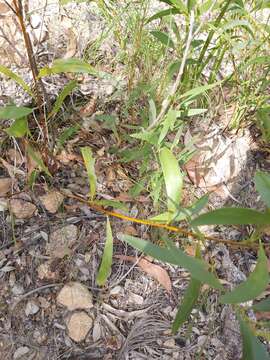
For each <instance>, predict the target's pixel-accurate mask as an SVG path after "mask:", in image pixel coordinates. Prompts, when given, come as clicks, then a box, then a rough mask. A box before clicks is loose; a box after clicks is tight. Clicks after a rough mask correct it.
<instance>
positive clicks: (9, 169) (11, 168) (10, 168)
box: [0, 159, 24, 179]
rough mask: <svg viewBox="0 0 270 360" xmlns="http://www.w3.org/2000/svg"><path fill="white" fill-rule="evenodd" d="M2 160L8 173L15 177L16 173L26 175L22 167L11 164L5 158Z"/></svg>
mask: <svg viewBox="0 0 270 360" xmlns="http://www.w3.org/2000/svg"><path fill="white" fill-rule="evenodd" d="M0 161H1V162H2V164H3V166H4V167H5V169H6V170H7V172H8V175H9V176H10V177H11V178H12V179H13V178H14V177H15V176H16V175H22V176H24V172H23V171H22V170H20V169H18V168H17V167H16V166H13V165H11V164H9V163H8V162H7V161H6V160H4V159H0Z"/></svg>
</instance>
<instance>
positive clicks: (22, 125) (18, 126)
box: [5, 117, 28, 138]
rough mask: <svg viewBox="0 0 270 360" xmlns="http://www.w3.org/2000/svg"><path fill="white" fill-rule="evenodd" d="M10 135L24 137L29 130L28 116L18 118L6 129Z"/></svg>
mask: <svg viewBox="0 0 270 360" xmlns="http://www.w3.org/2000/svg"><path fill="white" fill-rule="evenodd" d="M5 131H6V132H7V133H8V135H9V136H14V137H18V138H20V137H23V136H24V135H25V134H26V133H27V131H28V123H27V119H26V117H23V118H20V119H16V120H15V121H14V123H13V124H12V125H11V126H10V127H9V128H8V129H6V130H5Z"/></svg>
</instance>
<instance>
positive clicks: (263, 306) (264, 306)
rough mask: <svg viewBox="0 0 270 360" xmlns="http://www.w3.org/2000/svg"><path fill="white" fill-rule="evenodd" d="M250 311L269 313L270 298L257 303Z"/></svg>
mask: <svg viewBox="0 0 270 360" xmlns="http://www.w3.org/2000/svg"><path fill="white" fill-rule="evenodd" d="M252 309H253V310H254V311H261V312H268V311H270V297H269V298H267V299H264V300H262V301H260V302H258V303H257V304H254V305H253V306H252Z"/></svg>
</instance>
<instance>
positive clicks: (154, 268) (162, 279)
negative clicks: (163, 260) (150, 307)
mask: <svg viewBox="0 0 270 360" xmlns="http://www.w3.org/2000/svg"><path fill="white" fill-rule="evenodd" d="M115 257H116V258H117V259H120V260H126V261H131V262H133V263H136V261H137V259H136V258H135V257H134V256H126V255H115ZM137 265H138V266H139V267H140V268H141V269H142V270H143V271H144V272H146V273H147V274H148V275H150V276H152V277H153V278H154V279H155V280H157V281H158V282H159V283H160V285H162V286H163V287H164V288H165V289H166V290H167V291H168V292H169V293H170V292H171V291H172V283H171V279H170V277H169V275H168V272H167V271H166V270H165V269H163V268H162V267H161V266H159V265H156V264H153V263H151V262H150V261H148V260H146V259H144V258H142V259H140V260H139V261H138V263H137Z"/></svg>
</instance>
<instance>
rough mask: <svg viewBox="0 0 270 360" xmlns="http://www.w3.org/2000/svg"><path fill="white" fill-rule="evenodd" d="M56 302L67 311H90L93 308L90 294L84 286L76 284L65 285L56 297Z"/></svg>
mask: <svg viewBox="0 0 270 360" xmlns="http://www.w3.org/2000/svg"><path fill="white" fill-rule="evenodd" d="M57 302H58V303H59V304H61V305H63V306H66V307H67V308H68V310H70V311H73V310H77V309H91V308H92V307H93V299H92V294H91V293H90V291H89V290H88V289H87V287H85V286H84V285H82V284H80V283H78V282H71V283H69V284H66V285H65V286H64V287H63V288H62V289H61V290H60V292H59V294H58V296H57Z"/></svg>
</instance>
